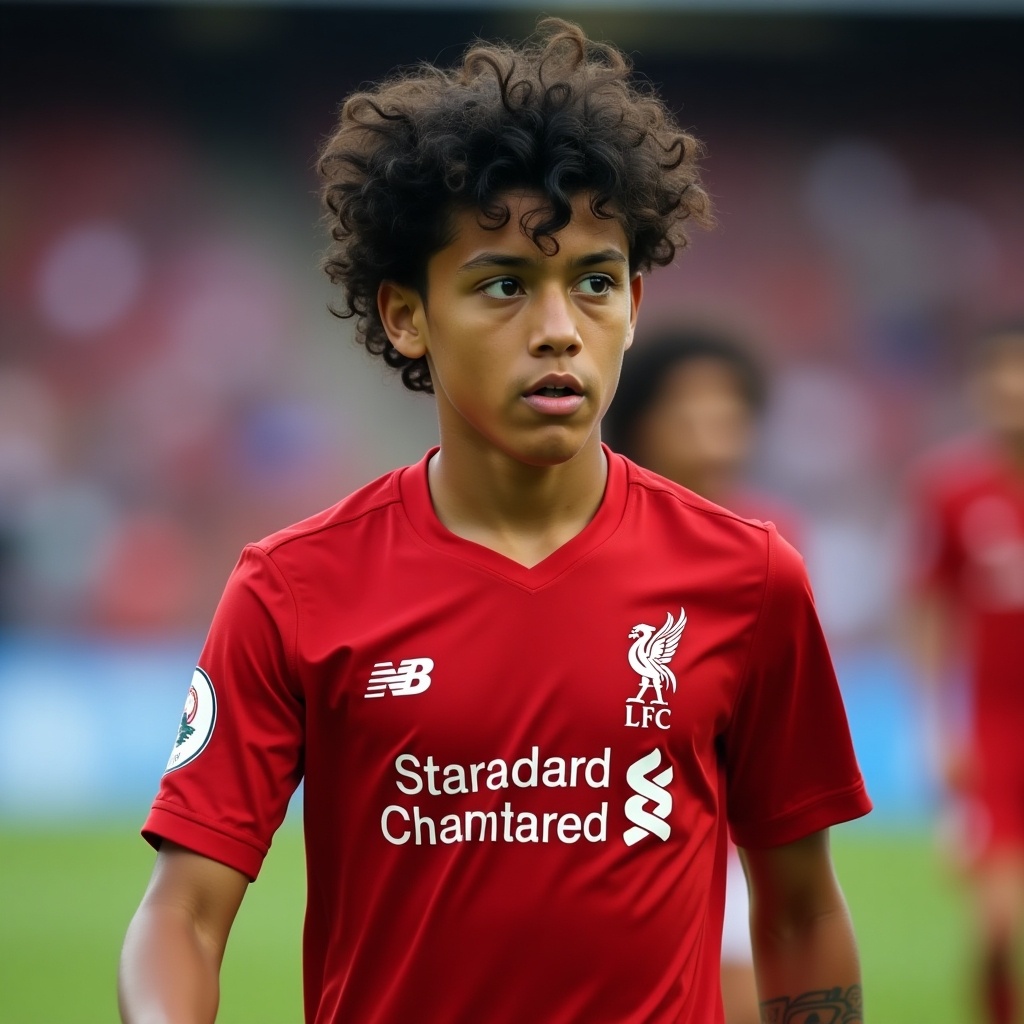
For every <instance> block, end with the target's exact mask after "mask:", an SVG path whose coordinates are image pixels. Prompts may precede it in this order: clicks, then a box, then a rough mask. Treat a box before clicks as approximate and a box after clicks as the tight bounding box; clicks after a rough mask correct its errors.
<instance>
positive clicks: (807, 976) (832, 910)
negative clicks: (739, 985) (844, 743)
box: [740, 829, 863, 1024]
mask: <svg viewBox="0 0 1024 1024" xmlns="http://www.w3.org/2000/svg"><path fill="white" fill-rule="evenodd" d="M740 852H741V856H742V857H743V860H744V864H745V866H746V870H747V876H748V878H749V881H750V897H751V915H750V916H751V920H750V936H751V941H752V944H753V949H754V965H755V971H756V974H757V990H758V997H759V999H760V1000H761V1020H762V1021H764V1022H765V1024H776V1022H778V1024H781V1022H782V1021H786V1020H791V1019H800V1020H816V1019H818V1018H819V1017H820V1019H822V1020H842V1021H844V1022H846V1024H855V1022H860V1021H862V1020H863V1013H862V1009H861V988H860V980H861V979H860V964H859V960H858V956H857V946H856V941H855V939H854V934H853V925H852V923H851V921H850V915H849V912H848V910H847V907H846V900H845V899H844V898H843V893H842V890H841V889H840V888H839V883H838V881H837V880H836V876H835V872H834V871H833V868H832V857H831V854H830V852H829V843H828V830H827V829H825V830H822V831H821V832H815V833H813V834H812V835H809V836H807V837H805V838H804V839H799V840H797V841H796V842H793V843H788V844H786V845H784V846H775V847H769V848H767V849H747V850H741V851H740Z"/></svg>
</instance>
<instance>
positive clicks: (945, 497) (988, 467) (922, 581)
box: [912, 439, 1024, 747]
mask: <svg viewBox="0 0 1024 1024" xmlns="http://www.w3.org/2000/svg"><path fill="white" fill-rule="evenodd" d="M913 500H914V529H913V534H912V536H913V539H914V542H915V552H916V558H915V564H914V569H913V576H914V579H913V582H914V585H915V586H916V587H918V588H921V589H927V588H938V589H939V590H941V591H943V592H944V593H945V594H946V595H947V596H948V597H949V598H951V599H952V601H953V604H954V607H955V609H956V610H957V612H958V613H959V616H960V618H961V620H962V623H963V625H964V627H965V629H966V635H967V638H968V645H969V662H970V665H969V667H970V676H971V682H972V700H973V707H974V715H975V720H976V723H977V726H978V728H979V729H981V730H982V732H983V733H987V730H988V728H989V726H990V725H991V727H992V728H993V729H995V730H996V731H999V732H1002V731H1003V724H1004V723H1005V721H1006V716H1007V715H1008V714H1010V715H1014V716H1019V717H1020V718H1021V720H1022V723H1024V473H1021V472H1020V470H1015V469H1014V468H1013V467H1012V466H1010V465H1009V464H1008V463H1007V462H1006V461H1005V460H1004V459H1003V458H1002V457H1001V456H1000V454H999V453H998V452H997V451H996V450H995V448H994V447H993V446H992V445H990V444H988V443H986V442H985V441H983V440H980V439H977V440H976V439H972V440H968V441H963V442H959V443H957V444H955V445H952V446H950V447H949V448H946V449H943V450H942V451H941V452H939V453H937V454H935V455H934V456H932V457H931V458H929V459H928V460H927V461H926V462H925V463H924V464H923V465H922V467H921V468H920V470H919V471H918V473H917V474H916V477H915V481H914V488H913ZM1020 735H1024V731H1021V732H1019V733H1018V736H1020ZM1016 746H1017V747H1020V746H1021V745H1020V744H1016Z"/></svg>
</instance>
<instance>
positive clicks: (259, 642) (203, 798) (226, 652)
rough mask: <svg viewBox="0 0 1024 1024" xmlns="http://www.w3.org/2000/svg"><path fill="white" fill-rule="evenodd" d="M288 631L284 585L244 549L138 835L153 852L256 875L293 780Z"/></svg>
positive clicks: (297, 707)
mask: <svg viewBox="0 0 1024 1024" xmlns="http://www.w3.org/2000/svg"><path fill="white" fill-rule="evenodd" d="M295 630H296V614H295V603H294V601H293V599H292V595H291V592H290V590H289V588H288V585H287V582H286V580H285V579H284V578H283V577H282V575H281V573H280V572H279V570H278V569H277V567H276V566H275V565H274V563H273V561H272V560H271V558H270V556H269V555H268V554H267V553H266V552H264V551H263V550H262V549H261V548H259V547H256V546H249V547H247V548H246V549H245V550H244V551H243V553H242V556H241V558H240V559H239V562H238V564H237V565H236V566H235V569H234V571H233V573H232V574H231V577H230V578H229V580H228V583H227V586H226V588H225V590H224V594H223V597H222V598H221V601H220V604H219V605H218V607H217V611H216V614H215V615H214V619H213V624H212V626H211V628H210V633H209V636H208V637H207V639H206V643H205V645H204V647H203V651H202V656H201V658H200V662H199V668H198V669H197V670H196V675H195V677H194V680H193V686H192V688H191V689H190V691H189V695H188V700H187V702H186V711H185V714H184V715H183V716H182V722H181V725H180V726H179V732H178V738H177V740H176V742H175V748H176V751H172V755H171V761H170V762H169V764H168V769H167V771H166V773H165V774H164V776H163V779H162V780H161V783H160V790H159V792H158V794H157V796H156V799H155V801H154V803H153V806H152V809H151V811H150V814H149V817H148V818H147V820H146V823H145V825H144V827H143V835H144V836H145V837H146V838H147V839H148V840H149V841H150V842H151V843H153V845H159V842H160V840H161V839H169V840H171V841H173V842H175V843H179V844H180V845H182V846H185V847H187V848H189V849H191V850H194V851H195V852H196V853H200V854H202V855H204V856H206V857H210V858H212V859H214V860H217V861H220V862H221V863H224V864H227V865H229V866H230V867H233V868H235V869H236V870H238V871H241V872H242V873H243V874H245V875H248V876H249V878H250V879H255V877H256V876H257V874H258V873H259V870H260V867H261V865H262V863H263V858H264V857H265V856H266V853H267V850H268V849H269V847H270V841H271V837H272V836H273V834H274V832H275V830H276V829H277V827H278V826H279V825H280V824H281V821H282V820H283V818H284V815H285V813H286V811H287V809H288V800H289V798H290V797H291V795H292V793H293V792H294V790H295V788H296V786H297V785H298V783H299V780H300V779H301V777H302V751H303V737H304V722H305V714H304V704H303V700H302V695H301V691H300V689H299V687H298V685H297V683H296V674H295V672H294V662H293V656H294V646H295ZM197 691H198V693H197ZM204 702H205V703H208V704H209V705H210V707H211V710H209V711H208V712H204V708H203V704H204ZM196 705H198V706H199V713H198V714H197V715H196V716H195V718H194V720H193V721H192V722H191V723H190V722H189V715H190V714H194V713H195V708H196ZM197 730H198V731H197Z"/></svg>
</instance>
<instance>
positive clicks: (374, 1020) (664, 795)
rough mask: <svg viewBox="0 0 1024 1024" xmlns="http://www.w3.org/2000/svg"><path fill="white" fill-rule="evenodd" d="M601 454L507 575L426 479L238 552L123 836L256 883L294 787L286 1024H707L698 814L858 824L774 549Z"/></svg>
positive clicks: (711, 957) (787, 825)
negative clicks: (289, 1019)
mask: <svg viewBox="0 0 1024 1024" xmlns="http://www.w3.org/2000/svg"><path fill="white" fill-rule="evenodd" d="M608 457H609V476H608V483H607V487H606V492H605V496H604V499H603V501H602V504H601V506H600V508H599V510H598V512H597V514H596V515H595V517H594V518H593V519H592V520H591V522H590V523H589V524H588V525H587V527H586V528H585V529H584V530H583V531H582V532H581V533H580V534H578V535H577V536H576V537H574V538H573V539H572V540H570V541H569V542H568V543H567V544H565V545H564V546H562V547H561V548H559V549H558V550H557V551H555V552H554V553H553V554H552V555H551V556H550V557H548V558H546V559H545V560H544V561H543V562H541V563H539V564H538V565H535V566H533V567H532V568H525V567H524V566H522V565H520V564H518V563H516V562H514V561H512V560H510V559H508V558H505V557H504V556H502V555H500V554H497V553H496V552H494V551H491V550H489V549H487V548H484V547H482V546H480V545H478V544H475V543H472V542H470V541H466V540H463V539H461V538H459V537H457V536H455V535H453V534H452V533H450V532H449V531H448V530H446V529H445V528H444V526H442V524H441V523H440V522H439V520H438V519H437V517H436V516H435V514H434V511H433V508H432V505H431V501H430V494H429V490H428V485H427V473H426V459H424V460H423V461H422V462H420V463H419V464H417V465H415V466H411V467H407V468H405V469H402V470H397V471H395V472H393V473H391V474H389V475H387V476H385V477H382V478H381V479H379V480H377V481H376V482H374V483H371V484H369V485H368V486H366V487H364V488H362V489H361V490H359V491H357V492H356V493H355V494H353V495H351V496H350V497H349V498H347V499H345V500H344V501H342V502H341V503H340V504H338V505H336V506H335V507H334V508H332V509H329V510H328V511H326V512H324V513H322V514H321V515H318V516H316V517H314V518H313V519H310V520H307V521H306V522H303V523H301V524H299V525H297V526H295V527H293V528H291V529H288V530H284V531H282V532H281V533H278V534H275V535H274V536H272V537H270V538H268V539H267V540H265V541H263V542H261V543H259V544H256V545H252V546H250V547H248V548H246V550H245V552H244V553H243V555H242V557H241V560H240V562H239V564H238V566H237V567H236V569H235V571H234V573H233V575H232V577H231V579H230V581H229V583H228V586H227V588H226V591H225V594H224V597H223V599H222V601H221V604H220V606H219V608H218V611H217V613H216V616H215V619H214V623H213V626H212V629H211V632H210V635H209V637H208V639H207V642H206V644H205V647H204V649H203V652H202V657H201V661H200V666H201V667H200V668H199V669H197V671H196V674H195V677H194V680H193V686H192V688H191V689H190V691H189V699H188V703H187V705H186V709H185V714H184V715H183V717H182V720H181V726H180V728H179V731H178V737H177V740H176V742H175V747H174V751H173V752H172V755H171V760H170V762H169V766H168V771H167V774H166V775H165V776H164V779H163V782H162V784H161V788H160V792H159V794H158V796H157V798H156V800H155V802H154V805H153V809H152V811H151V814H150V816H149V818H148V820H147V822H146V825H145V829H144V832H145V834H146V835H147V837H148V838H150V840H151V841H154V842H155V841H158V838H159V837H161V836H162V837H166V838H168V839H171V840H173V841H175V842H177V843H180V844H182V845H184V846H186V847H189V848H191V849H193V850H195V851H197V852H199V853H201V854H204V855H206V856H208V857H212V858H215V859H217V860H219V861H222V862H224V863H226V864H230V865H232V866H233V867H235V868H237V869H238V870H240V871H242V872H244V873H246V874H247V875H249V876H250V877H253V878H255V877H256V875H257V873H258V871H259V869H260V864H261V862H262V859H263V856H264V854H265V853H266V851H267V848H268V846H269V844H270V840H271V836H272V835H273V833H274V830H275V829H276V828H277V826H278V825H279V824H280V822H281V820H282V818H283V816H284V814H285V810H286V806H287V803H288V798H289V796H290V795H291V793H292V791H293V790H294V788H295V787H296V785H297V784H298V782H299V780H300V779H301V778H304V779H305V791H304V801H305V804H304V818H305V830H306V847H307V865H308V893H309V895H308V906H307V912H306V923H305V939H304V981H305V1000H306V1019H307V1021H310V1022H317V1024H327V1022H341V1021H359V1022H360V1024H409V1022H410V1021H417V1022H438V1024H479V1022H480V1021H487V1022H488V1024H522V1022H523V1021H531V1020H543V1021H545V1024H570V1022H572V1024H579V1022H580V1021H586V1022H588V1024H601V1022H609V1024H610V1022H615V1024H629V1022H635V1024H640V1022H641V1021H643V1022H645V1024H668V1022H673V1024H680V1022H692V1024H711V1022H714V1021H721V1019H722V1017H721V1007H720V994H719V943H720V931H721V918H722V907H723V893H724V886H725V848H726V847H725V841H726V820H727V818H728V824H729V826H730V827H731V830H732V834H733V837H734V838H735V840H736V842H737V843H739V844H740V845H741V846H742V845H750V846H757V845H774V844H780V843H786V842H789V841H791V840H795V839H797V838H799V837H801V836H804V835H806V834H808V833H810V832H813V831H816V830H818V829H822V828H825V827H826V826H829V825H832V824H835V823H837V822H839V821H842V820H845V819H848V818H853V817H856V816H858V815H861V814H864V813H866V812H867V811H868V809H869V807H870V804H869V801H868V798H867V796H866V794H865V791H864V786H863V783H862V780H861V776H860V772H859V770H858V767H857V764H856V761H855V758H854V754H853V750H852V747H851V743H850V737H849V733H848V729H847V724H846V718H845V714H844V710H843V705H842V701H841V698H840V694H839V691H838V688H837V685H836V680H835V676H834V674H833V670H832V666H831V663H830V659H829V655H828V652H827V650H826V646H825V642H824V639H823V638H822V633H821V629H820V628H819V625H818V620H817V617H816V615H815V611H814V606H813V601H812V598H811V594H810V591H809V588H808V584H807V581H806V577H805V573H804V567H803V564H802V562H801V560H800V557H799V556H798V555H797V554H796V553H795V551H794V550H793V549H792V548H791V547H789V546H788V545H787V544H786V543H785V542H782V541H780V539H779V538H778V536H777V534H776V533H775V531H774V530H773V529H772V528H770V527H765V526H762V525H760V524H758V523H752V522H749V521H746V520H742V519H740V518H738V517H737V516H735V515H733V514H731V513H729V512H726V511H725V510H724V509H721V508H719V507H717V506H715V505H712V504H711V503H709V502H707V501H704V500H702V499H701V498H698V497H696V496H695V495H693V494H692V493H690V492H689V491H686V490H684V489H682V488H680V487H678V486H676V485H674V484H672V483H670V482H668V481H666V480H663V479H662V478H660V477H658V476H655V475H654V474H651V473H649V472H647V471H645V470H642V469H640V468H639V467H637V466H635V465H633V464H632V463H630V462H627V460H625V459H623V458H621V457H620V456H617V455H613V454H611V453H608Z"/></svg>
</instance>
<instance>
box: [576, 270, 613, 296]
mask: <svg viewBox="0 0 1024 1024" xmlns="http://www.w3.org/2000/svg"><path fill="white" fill-rule="evenodd" d="M614 285H615V282H614V281H613V280H612V279H611V278H610V277H608V275H607V274H587V276H586V277H585V278H583V280H582V281H580V283H579V284H578V285H577V287H578V288H579V290H580V291H581V292H583V294H584V295H607V294H608V292H610V291H611V290H612V288H613V287H614Z"/></svg>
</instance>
